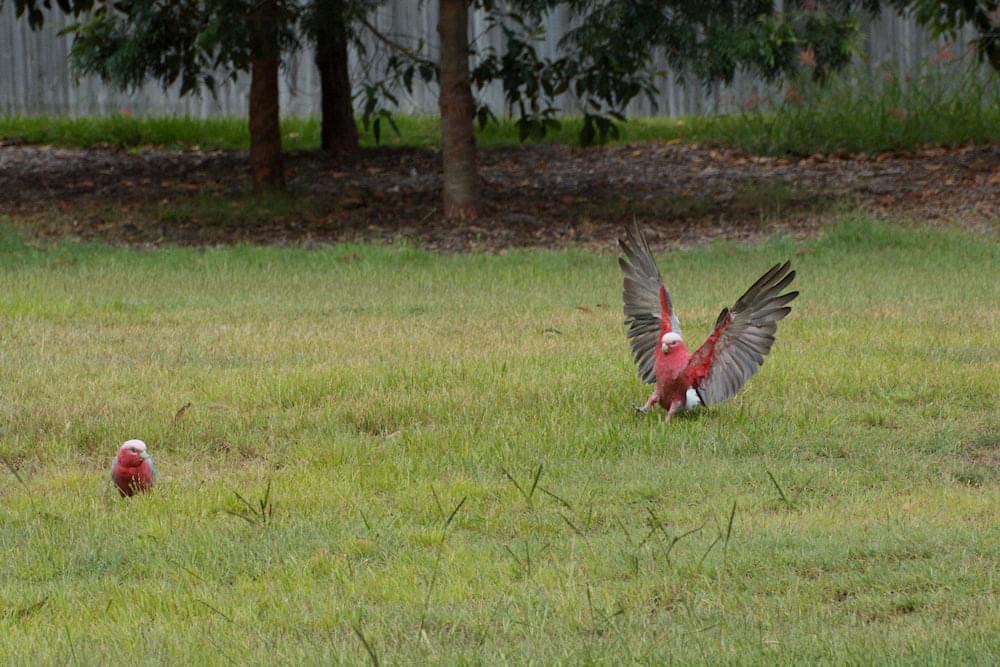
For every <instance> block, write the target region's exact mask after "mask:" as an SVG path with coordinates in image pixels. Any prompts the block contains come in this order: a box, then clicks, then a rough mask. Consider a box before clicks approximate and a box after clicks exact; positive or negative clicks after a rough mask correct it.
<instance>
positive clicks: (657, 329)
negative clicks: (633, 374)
mask: <svg viewBox="0 0 1000 667" xmlns="http://www.w3.org/2000/svg"><path fill="white" fill-rule="evenodd" d="M618 245H619V246H620V247H621V249H622V252H623V253H625V256H624V257H620V258H619V259H618V263H619V264H620V265H621V267H622V272H623V273H624V274H625V291H624V292H623V293H622V300H623V301H624V302H625V326H626V327H628V333H627V335H628V339H629V344H630V345H631V347H632V356H634V357H635V362H636V364H638V365H639V378H640V379H641V380H642V381H643V382H646V383H647V384H652V383H654V382H656V370H655V369H654V367H653V364H654V361H655V358H656V346H657V345H658V344H659V341H660V335H661V331H663V332H664V333H665V332H666V331H674V332H676V333H677V334H678V335H680V333H681V323H680V321H679V320H678V319H677V316H676V315H674V307H673V304H672V303H671V301H670V292H668V291H667V288H666V287H664V286H663V279H662V278H661V277H660V271H659V269H657V268H656V260H654V259H653V253H652V252H650V250H649V244H647V243H646V239H645V238H644V237H643V235H642V232H641V231H639V226H638V225H636V224H633V225H632V229H630V230H628V232H627V233H626V235H625V238H624V239H618ZM664 322H667V323H668V326H667V328H666V329H665V330H664V329H663V323H664Z"/></svg>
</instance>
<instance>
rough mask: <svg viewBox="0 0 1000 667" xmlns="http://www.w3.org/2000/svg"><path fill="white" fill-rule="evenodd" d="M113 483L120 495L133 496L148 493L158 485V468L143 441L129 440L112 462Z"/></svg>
mask: <svg viewBox="0 0 1000 667" xmlns="http://www.w3.org/2000/svg"><path fill="white" fill-rule="evenodd" d="M111 481H113V482H114V483H115V486H116V487H118V493H120V494H121V495H122V497H125V496H131V495H133V494H136V493H144V492H146V491H148V490H149V489H150V488H151V487H152V486H153V484H155V483H156V466H155V465H153V457H152V456H150V455H149V452H147V451H146V443H144V442H143V441H142V440H127V441H126V442H125V444H123V445H122V446H121V448H119V450H118V455H117V456H116V457H115V460H114V461H112V462H111Z"/></svg>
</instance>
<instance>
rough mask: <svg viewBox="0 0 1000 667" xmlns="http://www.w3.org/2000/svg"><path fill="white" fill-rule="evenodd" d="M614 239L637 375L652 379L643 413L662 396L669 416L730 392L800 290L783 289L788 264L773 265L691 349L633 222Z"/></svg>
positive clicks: (754, 365) (790, 275)
mask: <svg viewBox="0 0 1000 667" xmlns="http://www.w3.org/2000/svg"><path fill="white" fill-rule="evenodd" d="M618 245H619V246H620V247H621V249H622V252H623V253H624V254H625V256H624V257H621V258H619V260H618V263H619V264H620V265H621V267H622V271H623V272H624V274H625V290H624V293H623V300H624V302H625V326H626V327H627V328H628V331H627V334H628V338H629V343H630V345H631V347H632V354H633V356H634V357H635V361H636V363H637V364H638V366H639V378H640V379H642V381H643V382H645V383H647V384H655V385H656V388H655V389H654V390H653V394H652V395H651V396H650V397H649V400H647V401H646V404H645V405H644V406H643V407H641V408H639V407H636V409H637V410H638V411H640V412H643V413H645V412H647V411H649V408H651V407H652V406H653V405H656V404H657V403H659V404H660V405H661V406H662V407H663V408H664V409H665V410H666V411H667V419H669V418H670V417H672V416H673V415H674V414H676V413H677V412H679V411H683V410H690V409H692V408H695V407H697V406H699V405H704V406H710V405H715V404H717V403H721V402H722V401H725V400H728V399H730V398H732V397H733V396H734V395H735V394H736V392H738V391H739V390H740V388H742V387H743V385H744V384H745V383H746V381H747V380H749V379H750V378H751V377H752V376H753V374H754V373H756V372H757V371H758V370H759V369H760V367H761V365H762V364H763V363H764V357H765V355H767V353H768V352H770V350H771V345H773V344H774V334H775V331H776V330H777V328H778V322H779V321H780V320H781V319H782V318H784V317H785V316H786V315H788V313H790V312H791V310H792V309H791V308H790V307H789V306H788V303H789V302H791V301H792V299H794V298H795V297H797V296H798V295H799V293H798V292H787V293H785V294H782V293H781V292H782V290H784V289H785V288H786V287H788V285H790V284H791V282H792V280H794V278H795V271H789V266H790V263H789V262H785V263H784V264H775V265H774V266H773V267H771V268H770V269H769V270H768V271H767V273H765V274H764V275H762V276H761V277H760V278H759V279H758V280H757V282H755V283H754V284H753V285H751V286H750V289H748V290H747V291H746V292H745V293H744V294H743V296H741V297H740V298H739V299H737V300H736V304H735V305H734V306H733V307H732V308H723V309H722V312H721V313H719V318H718V319H717V320H716V322H715V330H714V331H712V333H711V335H709V337H708V340H706V341H705V342H704V343H702V345H701V347H699V348H698V349H697V350H696V351H695V353H694V354H691V353H690V352H688V349H687V346H685V344H684V339H683V338H682V337H681V323H680V321H679V320H678V319H677V314H676V313H675V312H674V306H673V302H672V301H671V299H670V292H669V291H668V290H667V288H666V287H665V286H664V285H663V278H661V277H660V271H659V269H657V268H656V261H655V260H654V259H653V253H651V252H650V250H649V244H647V243H646V239H645V238H644V237H643V235H642V232H641V231H639V227H638V225H633V227H632V229H631V230H629V231H628V233H627V234H626V237H625V238H624V239H619V240H618Z"/></svg>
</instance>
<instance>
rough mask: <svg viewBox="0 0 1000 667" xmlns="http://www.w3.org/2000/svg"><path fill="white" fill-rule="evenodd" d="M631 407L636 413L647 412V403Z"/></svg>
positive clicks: (642, 413)
mask: <svg viewBox="0 0 1000 667" xmlns="http://www.w3.org/2000/svg"><path fill="white" fill-rule="evenodd" d="M632 407H633V408H635V412H636V414H639V415H644V414H648V413H649V406H648V405H633V406H632Z"/></svg>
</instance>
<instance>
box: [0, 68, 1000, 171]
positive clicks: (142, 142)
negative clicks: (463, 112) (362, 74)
mask: <svg viewBox="0 0 1000 667" xmlns="http://www.w3.org/2000/svg"><path fill="white" fill-rule="evenodd" d="M792 87H793V88H794V90H795V91H796V93H795V95H793V96H792V97H783V96H781V95H775V96H771V97H769V98H766V99H764V98H761V99H757V100H752V101H753V104H752V105H751V106H752V108H748V109H747V110H745V111H743V112H740V113H732V114H726V115H719V116H697V117H689V118H679V119H672V118H633V119H631V120H629V121H628V122H626V123H624V124H623V125H622V126H621V137H620V139H619V140H618V141H619V142H624V143H644V142H662V141H688V142H698V143H705V144H712V145H719V146H731V147H735V148H739V149H742V150H745V151H748V152H751V153H765V154H773V155H782V154H800V155H801V154H811V153H817V152H819V153H834V152H848V153H871V152H878V151H885V150H903V149H912V148H916V147H920V146H925V145H944V146H958V145H962V144H968V143H998V142H1000V75H998V74H997V73H996V72H993V71H992V70H989V71H987V70H986V69H984V67H983V66H981V65H978V64H977V63H975V62H974V61H973V60H972V59H971V58H960V59H957V60H954V61H951V62H946V63H940V62H939V63H927V64H926V65H925V66H924V67H923V68H922V69H921V70H920V71H919V72H918V74H917V75H915V76H914V77H912V78H911V79H908V80H905V81H904V80H901V79H900V77H899V76H898V74H897V73H896V70H895V69H894V68H893V67H892V66H891V65H890V66H886V67H883V68H881V69H880V70H878V71H871V70H870V69H868V68H851V69H848V70H847V71H845V72H843V73H841V74H839V75H837V76H835V77H834V78H833V79H832V80H831V81H830V82H829V83H828V84H827V85H822V86H821V85H818V84H815V83H812V82H810V81H809V80H808V78H803V79H802V80H800V81H798V82H797V83H795V84H794V86H792ZM396 122H397V124H398V126H399V134H398V135H396V134H395V133H393V132H392V131H391V130H388V129H386V131H385V132H383V134H382V144H383V145H388V146H407V147H418V148H426V147H434V146H438V145H439V144H440V139H441V137H440V127H439V123H438V119H437V118H436V117H431V116H398V117H397V118H396ZM582 127H583V121H582V118H580V117H576V116H570V117H565V118H562V119H561V126H560V127H559V128H558V129H555V130H552V131H550V132H549V133H548V135H547V136H546V137H545V138H544V139H543V140H542V141H543V143H559V144H575V143H577V142H578V138H579V134H580V129H581V128H582ZM359 129H361V130H362V135H361V136H362V145H364V146H366V147H371V146H374V145H375V143H376V142H375V140H374V137H373V135H372V134H371V133H370V132H364V131H363V128H361V127H360V123H359ZM282 135H283V145H284V147H285V149H286V150H303V149H316V148H318V147H319V141H320V127H319V121H318V119H315V118H285V119H283V120H282ZM0 138H6V139H18V140H22V141H25V142H28V143H32V144H56V145H62V146H72V147H79V148H89V147H94V146H101V145H110V146H116V147H122V148H133V147H139V146H163V147H168V148H180V149H192V148H198V149H204V150H213V149H246V148H247V147H248V146H249V141H250V138H249V132H248V129H247V123H246V120H245V119H242V118H215V119H205V120H202V119H194V118H181V117H177V118H133V117H126V116H121V115H115V116H109V117H101V118H64V117H51V116H30V117H25V116H2V117H0ZM477 141H478V143H479V145H481V146H485V147H500V146H516V145H519V144H520V143H521V142H520V140H519V138H518V131H517V127H516V126H515V123H514V122H513V121H512V120H511V119H501V120H500V121H499V122H498V123H495V124H491V125H488V126H487V127H486V128H485V129H483V130H481V131H479V132H478V133H477Z"/></svg>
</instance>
